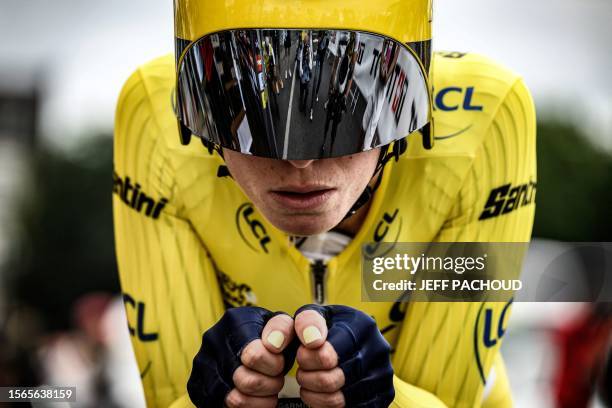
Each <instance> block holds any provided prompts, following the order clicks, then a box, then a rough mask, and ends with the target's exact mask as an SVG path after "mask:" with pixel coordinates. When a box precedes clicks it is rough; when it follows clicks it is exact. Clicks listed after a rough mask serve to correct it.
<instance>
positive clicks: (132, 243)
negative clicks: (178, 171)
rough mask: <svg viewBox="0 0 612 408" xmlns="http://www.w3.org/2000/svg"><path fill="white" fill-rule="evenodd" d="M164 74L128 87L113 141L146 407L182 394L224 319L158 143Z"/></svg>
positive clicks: (120, 243)
mask: <svg viewBox="0 0 612 408" xmlns="http://www.w3.org/2000/svg"><path fill="white" fill-rule="evenodd" d="M164 66H168V64H165V65H164ZM169 66H170V67H172V65H171V64H170V65H169ZM163 69H164V68H163V66H162V65H161V64H160V65H159V66H156V65H155V64H149V65H147V67H146V69H145V70H144V71H143V70H142V69H141V70H139V71H137V72H136V73H135V74H134V75H132V77H131V78H130V79H129V80H128V82H127V83H126V85H125V86H124V88H123V91H122V93H121V96H120V99H119V104H118V107H117V116H116V123H115V140H114V188H113V193H114V194H113V213H114V227H115V246H116V255H117V261H118V267H119V273H120V280H121V288H122V292H123V296H124V303H125V307H126V312H127V320H128V326H129V330H130V335H131V340H132V346H133V349H134V354H135V355H136V359H137V362H138V366H139V369H140V372H141V379H142V384H143V388H144V392H145V396H146V400H147V406H152V407H167V406H169V405H171V404H172V402H173V401H175V400H177V399H178V398H180V397H181V396H182V395H184V394H186V392H187V389H186V384H187V379H188V376H189V373H190V370H191V366H192V360H193V356H194V355H195V354H196V353H197V350H198V349H199V347H200V342H201V338H202V333H203V332H204V331H205V330H206V329H207V328H208V327H210V326H212V325H213V324H214V323H215V322H216V321H217V320H218V318H219V317H220V316H221V315H222V313H223V304H222V300H221V296H220V290H219V287H218V283H217V279H216V276H215V270H214V268H213V264H212V262H211V259H210V258H209V256H208V254H207V252H206V250H205V248H204V246H203V245H202V242H201V240H200V239H199V237H198V236H197V234H196V233H195V232H194V230H193V228H192V227H191V225H190V223H189V222H188V221H187V220H186V219H183V218H182V217H181V216H180V214H179V210H178V209H177V208H179V205H178V204H177V198H176V197H175V195H174V192H175V191H176V188H175V187H176V186H175V184H174V183H175V181H174V180H175V178H174V177H173V168H175V166H180V165H181V162H180V160H181V159H180V158H178V159H177V158H176V157H175V156H173V155H172V157H170V155H168V146H167V143H168V142H167V141H166V140H165V139H164V138H163V137H162V134H163V132H164V131H167V132H171V131H173V130H174V128H170V127H169V126H170V125H168V127H166V126H165V125H164V123H169V122H168V121H165V120H164V117H163V112H162V113H158V112H154V111H153V110H154V107H155V106H163V105H160V103H170V95H169V92H166V91H165V89H167V86H166V84H164V83H163V82H164V81H166V79H164V78H166V77H167V75H165V73H164V72H163ZM156 98H158V99H159V100H157V99H156ZM174 126H176V122H174ZM172 135H173V136H175V138H176V134H175V133H172ZM177 160H178V162H177ZM128 179H129V180H128Z"/></svg>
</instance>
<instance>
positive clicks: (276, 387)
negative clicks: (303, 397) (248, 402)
mask: <svg viewBox="0 0 612 408" xmlns="http://www.w3.org/2000/svg"><path fill="white" fill-rule="evenodd" d="M232 379H233V380H234V385H235V386H236V388H237V389H238V391H240V392H242V393H243V394H245V395H248V396H251V397H270V396H274V395H278V393H279V392H280V390H281V389H282V388H283V385H284V383H285V378H284V377H283V376H278V377H269V376H267V375H264V374H261V373H258V372H257V371H253V370H251V369H250V368H247V367H245V366H240V367H238V368H237V369H236V371H234V375H233V377H232Z"/></svg>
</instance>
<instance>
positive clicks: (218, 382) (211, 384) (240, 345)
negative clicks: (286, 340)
mask: <svg viewBox="0 0 612 408" xmlns="http://www.w3.org/2000/svg"><path fill="white" fill-rule="evenodd" d="M278 314H282V312H276V313H272V312H270V311H269V310H266V309H263V308H260V307H237V308H232V309H228V310H227V311H226V312H225V314H224V315H223V317H222V318H221V319H220V320H219V321H218V322H217V323H216V324H215V325H214V326H213V327H211V328H210V329H208V330H207V331H206V332H205V333H204V336H203V337H202V347H201V348H200V351H198V354H196V356H195V358H194V359H193V368H192V370H191V376H190V377H189V381H188V382H187V391H188V393H189V398H190V399H191V401H192V402H193V404H194V405H195V406H197V407H198V408H200V407H223V406H224V401H225V397H226V396H227V394H228V393H229V392H230V391H231V390H232V389H233V388H234V382H233V380H232V377H233V375H234V371H235V370H236V369H237V368H238V367H239V366H240V365H241V362H240V353H241V352H242V350H243V349H244V348H245V347H246V346H247V345H248V344H249V343H250V342H252V341H253V340H256V339H259V338H261V333H262V331H263V329H264V326H265V325H266V323H267V322H268V320H270V319H271V318H272V317H274V316H276V315H278ZM298 346H299V341H297V340H296V339H294V341H293V342H292V343H290V344H289V345H288V346H287V347H286V348H285V350H284V351H283V356H284V370H283V374H286V373H287V372H288V371H289V370H290V369H291V367H292V366H293V363H294V361H295V355H296V353H297V348H298Z"/></svg>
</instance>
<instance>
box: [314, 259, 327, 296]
mask: <svg viewBox="0 0 612 408" xmlns="http://www.w3.org/2000/svg"><path fill="white" fill-rule="evenodd" d="M310 270H311V271H312V276H313V280H314V300H315V302H316V303H317V304H319V305H322V304H323V302H324V301H325V272H326V271H327V265H325V264H324V263H323V261H321V260H318V261H315V263H313V264H311V265H310Z"/></svg>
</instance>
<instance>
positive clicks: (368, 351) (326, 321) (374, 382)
mask: <svg viewBox="0 0 612 408" xmlns="http://www.w3.org/2000/svg"><path fill="white" fill-rule="evenodd" d="M294 324H295V332H296V333H297V335H298V337H299V339H300V343H301V345H300V347H299V348H298V352H297V363H298V365H299V369H298V371H297V381H298V383H299V384H300V387H301V388H300V397H301V398H302V400H303V401H304V402H305V403H306V404H308V405H309V406H311V407H314V408H318V407H345V406H346V407H368V408H374V407H376V408H378V407H387V406H389V405H390V404H391V402H392V401H393V398H394V396H395V390H394V388H393V368H392V366H391V360H390V355H389V353H390V350H391V349H390V347H389V344H388V343H387V341H386V340H385V338H384V337H383V336H382V334H381V333H380V331H379V330H378V327H377V326H376V323H375V322H374V320H373V319H372V318H371V317H370V316H368V315H366V314H365V313H363V312H361V311H359V310H356V309H353V308H350V307H347V306H318V305H307V306H303V307H301V308H300V309H299V310H298V311H297V312H296V315H295V323H294Z"/></svg>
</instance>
